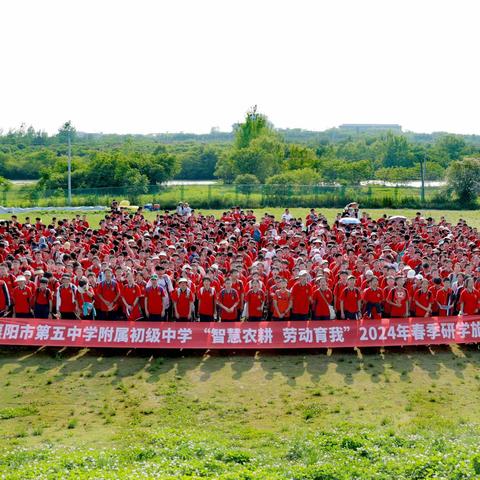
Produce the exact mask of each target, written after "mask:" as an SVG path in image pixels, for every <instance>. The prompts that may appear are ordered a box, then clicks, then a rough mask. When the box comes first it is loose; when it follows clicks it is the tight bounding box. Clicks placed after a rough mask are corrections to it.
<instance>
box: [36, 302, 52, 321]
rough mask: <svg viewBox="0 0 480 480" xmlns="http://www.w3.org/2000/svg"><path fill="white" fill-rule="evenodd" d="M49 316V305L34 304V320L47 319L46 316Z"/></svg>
mask: <svg viewBox="0 0 480 480" xmlns="http://www.w3.org/2000/svg"><path fill="white" fill-rule="evenodd" d="M49 314H50V305H49V304H48V303H47V304H44V305H42V304H40V303H36V304H35V306H34V307H33V316H34V317H35V318H48V315H49Z"/></svg>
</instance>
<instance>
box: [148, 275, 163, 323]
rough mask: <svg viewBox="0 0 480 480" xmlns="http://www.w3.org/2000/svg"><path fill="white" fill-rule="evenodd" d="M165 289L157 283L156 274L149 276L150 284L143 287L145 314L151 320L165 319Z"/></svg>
mask: <svg viewBox="0 0 480 480" xmlns="http://www.w3.org/2000/svg"><path fill="white" fill-rule="evenodd" d="M165 297H166V292H165V290H164V289H163V288H162V287H161V286H160V285H159V284H158V275H156V274H153V275H152V276H151V277H150V285H149V286H147V287H146V288H145V316H146V317H147V319H148V320H150V321H152V322H159V321H163V320H164V319H165Z"/></svg>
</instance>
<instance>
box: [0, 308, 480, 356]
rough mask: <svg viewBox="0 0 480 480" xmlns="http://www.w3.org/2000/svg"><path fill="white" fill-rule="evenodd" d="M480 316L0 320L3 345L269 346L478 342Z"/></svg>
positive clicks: (206, 347) (0, 341)
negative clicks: (209, 320) (303, 319)
mask: <svg viewBox="0 0 480 480" xmlns="http://www.w3.org/2000/svg"><path fill="white" fill-rule="evenodd" d="M478 341H480V316H479V315H475V316H468V317H467V316H465V317H438V318H437V317H433V318H406V319H384V320H359V321H348V320H333V321H311V322H308V321H307V322H294V321H291V322H258V323H253V322H245V323H241V322H238V323H237V322H224V323H199V322H182V323H173V322H114V321H110V322H101V321H86V320H78V321H77V320H43V319H21V318H3V319H0V345H34V346H35V345H36V346H58V347H115V348H119V347H120V348H122V347H123V348H199V349H215V348H217V349H236V350H237V349H244V348H249V349H252V348H253V349H268V348H279V349H280V348H282V349H283V348H335V347H363V346H365V347H378V346H395V345H399V346H400V345H430V344H449V343H476V342H478Z"/></svg>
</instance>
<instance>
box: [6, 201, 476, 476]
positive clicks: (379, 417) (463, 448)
mask: <svg viewBox="0 0 480 480" xmlns="http://www.w3.org/2000/svg"><path fill="white" fill-rule="evenodd" d="M291 210H292V214H293V215H295V216H300V217H302V218H304V217H305V215H306V213H307V211H308V210H307V209H291ZM264 211H268V212H270V213H273V214H275V215H276V216H277V217H279V216H280V215H281V213H282V210H281V209H264V210H257V211H256V213H257V215H258V216H260V215H261V214H262V213H263V212H264ZM320 211H321V212H323V213H325V215H326V216H327V218H328V219H329V220H330V221H331V220H332V219H333V218H334V216H335V214H336V213H337V211H338V210H337V209H320ZM367 211H368V212H370V213H371V214H372V215H373V216H374V217H375V216H377V215H378V216H380V215H382V214H383V213H391V214H392V213H393V212H395V214H402V215H406V216H408V217H412V216H413V215H414V214H415V211H413V210H409V211H404V210H402V211H398V210H395V211H388V212H384V211H381V210H367ZM204 213H214V214H216V215H218V214H219V213H220V214H221V212H219V211H208V212H207V211H205V212H204ZM422 213H423V214H424V215H432V216H434V217H435V218H437V219H438V218H439V217H440V215H445V216H446V217H447V220H449V221H452V222H456V221H457V220H458V219H459V218H464V219H466V220H467V221H468V223H470V224H472V225H476V226H480V221H479V216H478V213H477V212H474V211H462V212H457V211H453V212H452V211H435V212H422ZM53 215H54V214H52V213H50V212H48V213H43V214H41V216H42V218H43V220H44V221H45V222H46V221H47V220H48V219H49V218H50V217H52V216H53ZM55 215H56V216H57V218H58V217H63V216H66V217H71V216H72V215H73V214H72V213H71V212H68V213H62V212H57V213H56V214H55ZM104 215H105V213H97V214H94V215H92V214H89V215H88V219H89V221H90V224H91V225H92V226H93V225H95V223H97V222H98V220H99V219H100V218H102V216H104ZM29 216H30V217H31V218H35V216H37V215H36V214H35V213H30V214H29ZM147 216H148V217H149V218H153V217H154V216H155V213H148V214H147ZM19 217H20V220H23V219H24V217H25V215H19ZM4 218H5V216H4ZM479 397H480V354H479V350H478V347H477V345H464V346H456V345H455V346H452V347H447V346H435V347H430V348H429V347H416V348H413V347H410V348H386V349H378V348H371V349H367V350H365V349H364V350H362V351H360V350H358V349H357V350H353V349H341V350H334V351H326V350H309V351H307V350H305V351H299V352H296V353H295V354H293V353H286V352H279V351H276V352H257V353H254V352H231V351H230V352H204V351H178V352H165V351H160V350H155V351H140V350H130V351H127V350H78V349H74V348H65V349H62V350H59V349H54V348H44V349H38V350H37V349H35V348H18V347H17V348H7V347H2V348H1V349H0V478H2V479H3V478H5V479H26V478H30V479H42V478H48V479H59V478H61V479H63V478H70V479H82V478H92V479H99V478H102V479H118V478H131V479H140V478H142V479H143V478H151V479H154V478H155V479H205V478H209V479H210V478H212V479H213V478H215V479H223V480H225V479H229V480H237V479H245V480H246V479H263V480H271V479H289V480H290V479H296V480H300V479H304V480H314V479H316V480H321V479H323V480H334V479H345V480H346V479H354V478H355V479H362V480H363V479H372V480H373V479H430V478H441V479H475V478H480V422H479V418H480V402H479V401H478V398H479Z"/></svg>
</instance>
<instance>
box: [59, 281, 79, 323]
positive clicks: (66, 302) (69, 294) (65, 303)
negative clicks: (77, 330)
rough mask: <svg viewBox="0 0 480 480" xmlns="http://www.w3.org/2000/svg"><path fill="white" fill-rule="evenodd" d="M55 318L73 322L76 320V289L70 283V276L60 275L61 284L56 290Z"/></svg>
mask: <svg viewBox="0 0 480 480" xmlns="http://www.w3.org/2000/svg"><path fill="white" fill-rule="evenodd" d="M56 298H57V301H56V308H57V318H62V319H68V320H73V319H75V318H77V316H76V312H77V310H78V306H77V287H76V286H75V285H74V284H73V283H71V282H70V274H68V273H64V274H63V275H62V283H61V284H60V286H59V287H58V288H57V296H56Z"/></svg>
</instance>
